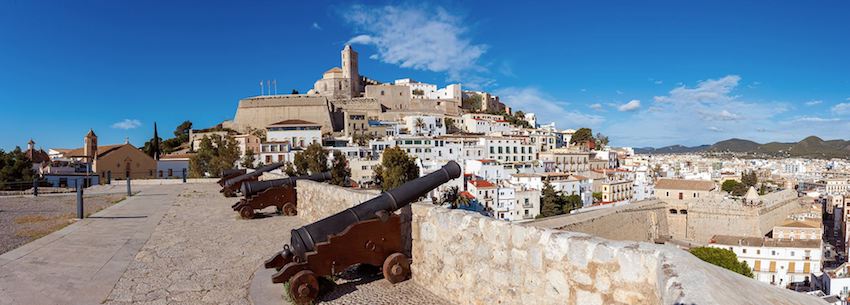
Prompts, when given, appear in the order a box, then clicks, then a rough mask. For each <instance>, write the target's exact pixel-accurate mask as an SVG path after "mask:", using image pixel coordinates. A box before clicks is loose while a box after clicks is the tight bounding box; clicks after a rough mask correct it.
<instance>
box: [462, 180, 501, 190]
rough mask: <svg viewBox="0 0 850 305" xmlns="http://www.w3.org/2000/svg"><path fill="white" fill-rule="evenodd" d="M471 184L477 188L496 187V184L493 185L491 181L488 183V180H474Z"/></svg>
mask: <svg viewBox="0 0 850 305" xmlns="http://www.w3.org/2000/svg"><path fill="white" fill-rule="evenodd" d="M469 183H472V185H474V186H475V187H477V188H489V187H496V185H495V184H493V183H491V182H490V181H487V180H472V181H469Z"/></svg>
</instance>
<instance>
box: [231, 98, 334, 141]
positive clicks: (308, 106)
mask: <svg viewBox="0 0 850 305" xmlns="http://www.w3.org/2000/svg"><path fill="white" fill-rule="evenodd" d="M291 119H298V120H305V121H309V122H313V123H317V124H321V125H322V132H332V131H333V123H332V122H331V116H330V109H329V105H328V101H327V98H325V97H322V96H306V95H293V96H286V95H275V96H263V97H254V98H247V99H243V100H241V101H239V107H238V108H237V109H236V115H235V116H234V118H233V122H232V127H233V128H235V129H237V130H239V131H242V132H244V131H245V130H246V129H247V128H248V127H251V128H254V129H265V128H266V127H267V126H268V125H271V124H274V123H277V122H280V121H284V120H291Z"/></svg>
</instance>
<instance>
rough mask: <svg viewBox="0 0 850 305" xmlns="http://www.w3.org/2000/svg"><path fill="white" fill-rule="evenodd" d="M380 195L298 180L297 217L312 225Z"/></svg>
mask: <svg viewBox="0 0 850 305" xmlns="http://www.w3.org/2000/svg"><path fill="white" fill-rule="evenodd" d="M379 194H380V192H379V191H377V190H361V189H353V188H347V187H341V186H337V185H333V184H329V183H322V182H315V181H310V180H299V181H298V185H297V196H298V217H300V218H301V219H303V220H304V222H305V223H312V222H315V221H317V220H320V219H323V218H325V217H328V216H331V215H333V214H336V213H339V212H341V211H343V210H345V209H347V208H350V207H353V206H355V205H358V204H360V203H361V202H364V201H366V200H369V199H372V198H374V197H376V196H378V195H379Z"/></svg>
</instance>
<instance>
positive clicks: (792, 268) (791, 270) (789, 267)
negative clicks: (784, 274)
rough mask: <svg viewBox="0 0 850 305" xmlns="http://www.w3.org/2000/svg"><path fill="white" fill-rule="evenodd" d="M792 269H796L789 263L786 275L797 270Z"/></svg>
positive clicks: (792, 263)
mask: <svg viewBox="0 0 850 305" xmlns="http://www.w3.org/2000/svg"><path fill="white" fill-rule="evenodd" d="M794 267H796V266H794V262H789V263H788V273H793V272H797V268H794Z"/></svg>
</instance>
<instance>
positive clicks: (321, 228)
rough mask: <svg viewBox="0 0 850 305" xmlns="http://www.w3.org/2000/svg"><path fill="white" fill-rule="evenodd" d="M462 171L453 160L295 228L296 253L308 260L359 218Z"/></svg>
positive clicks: (386, 208) (406, 201) (422, 193)
mask: <svg viewBox="0 0 850 305" xmlns="http://www.w3.org/2000/svg"><path fill="white" fill-rule="evenodd" d="M460 174H461V168H460V165H458V164H457V163H456V162H454V161H449V163H448V164H446V165H444V166H443V167H442V168H440V169H439V170H437V171H435V172H433V173H430V174H428V175H425V176H422V177H419V178H416V179H413V180H411V181H408V182H407V183H405V184H402V185H401V186H399V187H398V188H395V189H392V190H389V191H386V192H384V193H381V195H380V196H378V197H375V198H372V199H369V200H367V201H365V202H363V203H361V204H358V205H356V206H354V207H351V208H349V209H346V210H345V211H342V212H339V213H336V214H334V215H331V216H329V217H327V218H325V219H322V220H319V221H316V222H314V223H311V224H308V225H306V226H303V227H301V228H298V229H295V230H292V238H291V240H290V246H291V247H292V252H293V253H294V254H295V255H297V256H298V257H300V258H301V259H306V256H305V253H307V252H310V251H313V250H314V249H315V247H316V244H317V243H320V242H324V241H327V240H328V236H330V235H335V234H339V233H340V232H342V231H343V230H345V228H347V227H348V226H350V225H352V224H354V223H357V222H358V221H364V220H369V219H373V218H376V217H377V215H376V213H377V212H378V211H387V212H394V211H396V210H398V209H400V208H402V207H404V206H406V205H408V204H410V203H411V202H413V201H414V200H416V199H419V198H420V197H422V196H425V195H426V194H428V192H430V191H431V190H433V189H435V188H437V187H438V186H440V185H441V184H443V183H446V182H448V181H449V180H452V179H455V178H457V177H460Z"/></svg>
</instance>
